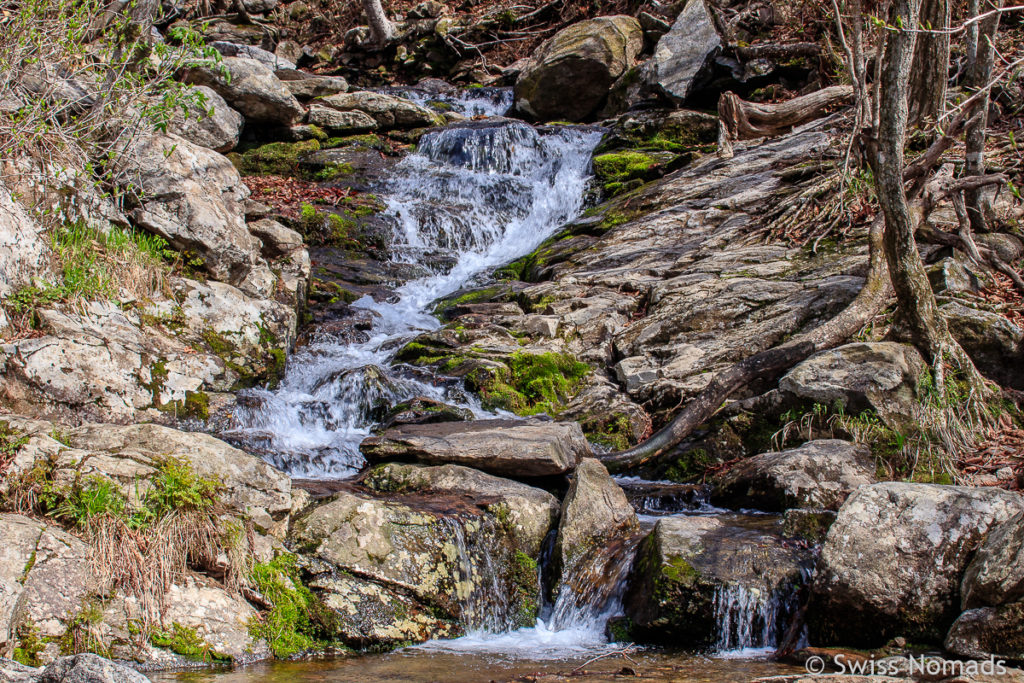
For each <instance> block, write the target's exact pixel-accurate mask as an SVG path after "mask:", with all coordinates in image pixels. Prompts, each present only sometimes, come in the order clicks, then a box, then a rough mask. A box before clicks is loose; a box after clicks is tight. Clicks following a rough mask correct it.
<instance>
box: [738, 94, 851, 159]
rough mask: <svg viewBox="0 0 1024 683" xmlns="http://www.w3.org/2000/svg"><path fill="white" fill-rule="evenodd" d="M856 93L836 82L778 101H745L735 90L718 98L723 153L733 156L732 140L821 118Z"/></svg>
mask: <svg viewBox="0 0 1024 683" xmlns="http://www.w3.org/2000/svg"><path fill="white" fill-rule="evenodd" d="M852 95H853V88H852V87H850V86H848V85H834V86H832V87H830V88H825V89H823V90H816V91H815V92H812V93H810V94H807V95H802V96H800V97H795V98H793V99H791V100H787V101H785V102H779V103H778V104H759V103H757V102H747V101H745V100H741V99H740V98H739V96H738V95H736V94H735V93H732V92H724V93H722V95H721V97H719V98H718V120H719V126H720V129H719V135H718V144H719V155H720V156H723V157H731V156H732V142H734V141H736V140H751V139H754V138H763V137H771V136H774V135H783V134H785V133H788V132H789V131H791V130H793V128H794V127H796V126H799V125H800V124H803V123H807V122H808V121H812V120H814V119H816V118H819V117H821V116H822V115H823V114H824V113H825V111H826V110H827V109H828V108H829V107H832V106H835V105H837V104H842V103H843V102H846V101H847V100H849V99H850V97H851V96H852Z"/></svg>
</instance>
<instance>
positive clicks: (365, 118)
mask: <svg viewBox="0 0 1024 683" xmlns="http://www.w3.org/2000/svg"><path fill="white" fill-rule="evenodd" d="M309 122H310V123H311V124H313V125H314V126H320V127H321V128H323V129H324V130H325V131H327V132H328V133H333V134H336V135H352V134H354V133H365V132H366V131H369V130H374V129H375V128H377V121H376V119H374V118H373V117H372V116H370V115H369V114H364V113H363V112H361V111H338V110H337V109H334V108H332V107H325V106H323V105H320V104H312V105H310V107H309Z"/></svg>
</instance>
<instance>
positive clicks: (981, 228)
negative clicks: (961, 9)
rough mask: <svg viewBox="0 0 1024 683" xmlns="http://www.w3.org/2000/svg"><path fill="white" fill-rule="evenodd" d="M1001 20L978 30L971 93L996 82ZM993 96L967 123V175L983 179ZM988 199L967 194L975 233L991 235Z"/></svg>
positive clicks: (989, 20) (997, 4)
mask: <svg viewBox="0 0 1024 683" xmlns="http://www.w3.org/2000/svg"><path fill="white" fill-rule="evenodd" d="M1002 5H1003V3H1002V0H988V1H987V2H985V3H984V9H985V10H990V9H999V8H1001V7H1002ZM999 16H1000V13H999V12H996V13H995V14H993V15H992V16H991V17H986V18H985V19H983V20H982V21H981V22H980V25H979V26H978V38H977V41H976V43H975V50H976V52H975V53H974V55H973V59H971V67H972V68H971V69H970V70H969V71H968V72H967V87H968V88H971V89H978V88H984V87H985V86H986V85H988V82H989V81H990V80H991V79H992V69H993V65H994V62H995V39H996V31H998V30H999ZM989 101H990V97H989V93H988V90H987V89H986V90H985V91H984V92H983V93H982V95H981V101H980V102H979V103H978V107H977V108H976V110H975V112H976V113H975V114H974V116H972V117H971V119H970V120H969V121H968V122H967V132H966V135H965V137H964V143H965V147H966V150H965V152H964V175H982V174H983V173H984V172H985V131H986V129H987V128H988V108H989ZM986 197H987V195H985V193H984V192H982V191H981V190H980V189H973V190H968V191H966V192H965V193H964V199H965V201H966V204H967V218H968V220H969V221H970V224H971V229H972V230H974V231H975V232H987V231H988V220H987V219H988V216H989V215H990V214H991V212H992V207H991V206H990V205H989V203H988V201H987V199H986Z"/></svg>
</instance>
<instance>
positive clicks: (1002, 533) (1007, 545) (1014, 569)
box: [960, 512, 1024, 610]
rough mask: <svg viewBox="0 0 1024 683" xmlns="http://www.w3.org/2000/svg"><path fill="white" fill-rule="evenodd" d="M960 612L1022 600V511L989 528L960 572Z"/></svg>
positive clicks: (1023, 514)
mask: <svg viewBox="0 0 1024 683" xmlns="http://www.w3.org/2000/svg"><path fill="white" fill-rule="evenodd" d="M960 595H961V601H962V608H963V609H965V610H966V609H971V608H974V607H983V606H989V607H999V606H1001V605H1006V604H1008V603H1012V602H1018V601H1021V600H1024V512H1022V513H1019V514H1017V515H1014V516H1013V517H1011V518H1010V519H1008V520H1006V521H1005V522H1003V523H1002V524H999V525H998V526H996V527H995V528H993V529H992V530H991V531H990V532H989V534H988V536H987V537H986V538H985V542H984V543H982V544H981V547H980V548H978V552H977V553H976V554H975V555H974V559H973V560H971V564H970V565H969V566H968V567H967V571H966V572H964V579H963V583H962V584H961V587H960Z"/></svg>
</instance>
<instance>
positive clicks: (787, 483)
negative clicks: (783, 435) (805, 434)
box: [711, 439, 875, 512]
mask: <svg viewBox="0 0 1024 683" xmlns="http://www.w3.org/2000/svg"><path fill="white" fill-rule="evenodd" d="M874 482H875V477H874V463H873V462H872V459H871V450H870V449H869V448H868V447H867V446H864V445H862V444H861V445H857V444H852V443H850V442H848V441H840V440H838V439H821V440H818V441H811V442H809V443H806V444H804V445H803V446H800V447H799V448H793V449H790V450H786V451H782V452H779V453H763V454H761V455H755V456H754V457H752V458H747V459H745V460H741V461H740V462H739V463H737V464H736V465H734V466H733V467H731V468H730V469H728V470H727V471H726V472H725V473H723V474H721V475H718V476H716V477H715V478H714V479H713V480H712V487H713V488H712V493H711V501H712V503H714V504H715V505H726V506H729V507H734V508H756V509H759V510H769V511H777V512H782V511H784V510H787V509H789V508H827V509H830V510H838V509H839V506H840V505H842V504H843V501H845V500H846V498H847V497H848V496H849V495H850V494H851V493H852V492H853V491H855V490H856V489H857V488H859V487H861V486H866V485H868V484H873V483H874Z"/></svg>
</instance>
